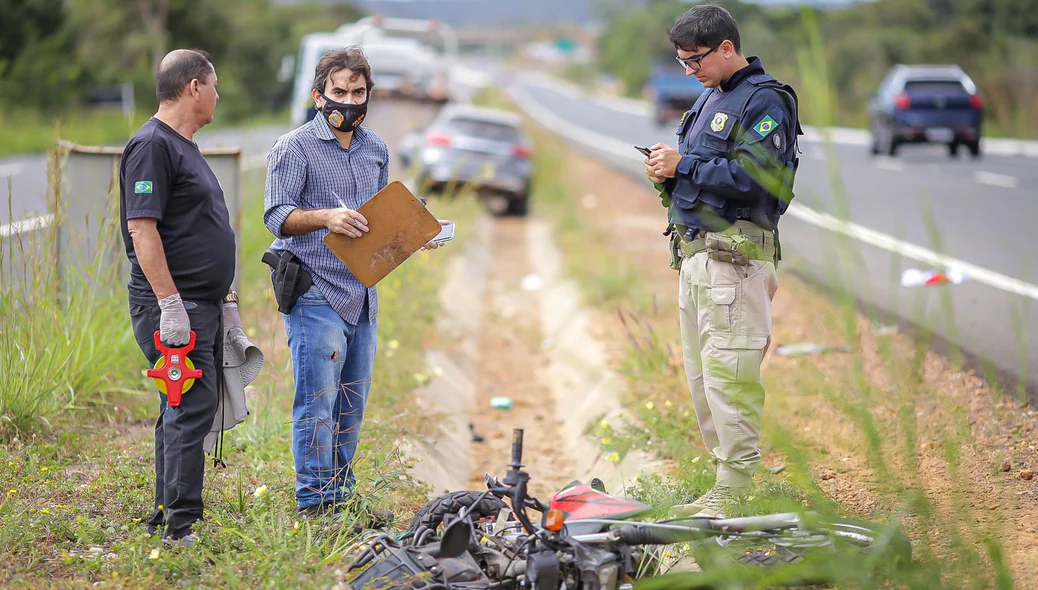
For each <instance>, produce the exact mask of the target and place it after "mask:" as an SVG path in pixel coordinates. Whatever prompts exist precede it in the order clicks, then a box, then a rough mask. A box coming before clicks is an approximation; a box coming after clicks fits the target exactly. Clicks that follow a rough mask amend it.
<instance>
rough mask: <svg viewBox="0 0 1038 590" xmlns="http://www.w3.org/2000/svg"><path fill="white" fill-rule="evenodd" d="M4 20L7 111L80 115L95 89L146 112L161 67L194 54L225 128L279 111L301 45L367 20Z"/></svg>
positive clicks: (107, 0)
mask: <svg viewBox="0 0 1038 590" xmlns="http://www.w3.org/2000/svg"><path fill="white" fill-rule="evenodd" d="M0 15H3V17H2V18H0V106H2V107H4V108H5V109H6V110H11V109H14V110H33V111H38V112H46V111H53V112H55V113H58V112H61V113H67V112H70V111H71V112H75V111H76V110H77V109H79V108H82V107H83V106H84V105H85V104H86V103H87V100H88V97H89V96H90V94H91V92H92V91H93V90H94V89H97V88H99V87H104V86H115V85H123V84H127V83H129V84H132V85H133V88H134V97H135V101H136V103H137V106H138V107H139V108H142V109H146V110H150V109H153V108H154V107H155V102H156V100H155V92H154V71H155V68H156V67H157V65H158V62H159V60H160V59H161V58H162V56H163V55H165V53H166V52H167V51H169V50H171V49H175V48H179V47H197V48H201V49H204V50H206V51H207V52H208V53H209V54H210V55H211V56H212V57H213V61H214V63H215V65H216V68H217V72H218V74H219V76H220V116H221V118H227V119H229V120H242V119H246V118H249V117H252V116H254V115H256V114H259V113H263V112H270V111H272V110H276V109H278V108H280V107H281V106H283V105H284V104H285V101H286V100H287V99H288V96H289V92H290V86H291V79H290V77H288V78H286V77H281V79H280V80H279V76H278V74H279V72H280V71H281V70H282V61H283V58H284V57H285V56H287V55H292V54H295V53H297V52H298V47H299V41H300V39H301V38H302V36H303V35H305V34H307V33H309V32H313V31H333V30H335V29H336V28H338V27H339V26H340V25H342V24H345V23H348V22H352V21H354V20H356V19H357V18H359V17H360V16H362V14H361V13H360V11H359V10H357V9H356V8H355V7H354V6H352V5H351V4H349V3H331V4H329V3H326V2H312V3H310V4H302V5H301V4H294V5H283V4H276V3H274V2H272V1H271V0H0Z"/></svg>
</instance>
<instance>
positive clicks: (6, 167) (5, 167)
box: [0, 164, 22, 178]
mask: <svg viewBox="0 0 1038 590" xmlns="http://www.w3.org/2000/svg"><path fill="white" fill-rule="evenodd" d="M21 173H22V165H21V164H2V165H0V178H7V177H9V176H18V175H19V174H21Z"/></svg>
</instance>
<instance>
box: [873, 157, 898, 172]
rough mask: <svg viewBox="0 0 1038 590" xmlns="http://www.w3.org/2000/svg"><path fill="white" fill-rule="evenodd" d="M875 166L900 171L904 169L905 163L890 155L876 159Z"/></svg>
mask: <svg viewBox="0 0 1038 590" xmlns="http://www.w3.org/2000/svg"><path fill="white" fill-rule="evenodd" d="M876 168H880V169H882V170H894V171H895V172H900V171H902V170H904V169H905V163H904V162H902V161H900V160H895V159H893V158H890V157H882V158H879V159H877V160H876Z"/></svg>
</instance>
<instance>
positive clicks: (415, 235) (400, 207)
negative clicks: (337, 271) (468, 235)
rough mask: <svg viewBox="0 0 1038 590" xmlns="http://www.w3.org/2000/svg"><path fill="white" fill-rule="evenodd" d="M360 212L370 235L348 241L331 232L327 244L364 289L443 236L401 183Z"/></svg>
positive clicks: (386, 190) (434, 219)
mask: <svg viewBox="0 0 1038 590" xmlns="http://www.w3.org/2000/svg"><path fill="white" fill-rule="evenodd" d="M357 212H358V213H360V214H361V215H363V216H364V219H367V220H368V233H366V234H364V235H362V236H361V237H359V238H349V237H346V236H344V235H341V234H336V233H332V232H328V233H327V234H326V235H325V236H324V245H325V246H326V247H327V248H328V249H329V250H331V251H332V254H335V256H336V257H337V258H338V259H339V260H341V261H342V263H343V264H345V265H346V268H348V269H350V272H352V273H353V275H354V276H356V277H357V278H358V279H359V280H360V282H361V283H363V284H364V286H365V287H373V286H375V284H376V283H378V282H379V281H381V280H382V279H383V278H384V277H385V276H386V275H388V274H389V273H391V272H392V271H393V269H395V268H396V267H398V266H400V264H401V263H403V262H404V261H405V260H407V259H408V258H409V257H410V256H411V255H412V254H414V253H415V252H417V251H418V249H419V248H421V247H422V246H424V245H425V244H427V243H428V242H429V240H431V239H433V238H434V237H436V235H437V234H438V233H440V222H439V221H438V220H437V219H436V217H434V216H433V214H432V213H430V212H429V210H428V209H426V208H425V205H423V204H422V203H421V201H419V200H418V199H417V198H415V196H414V195H413V194H411V191H409V190H408V189H407V187H406V186H404V184H403V183H402V182H400V181H399V180H394V181H393V182H390V183H389V184H387V185H386V188H384V189H382V190H380V191H379V192H377V193H375V196H373V197H371V199H370V200H368V202H367V203H364V204H363V205H361V206H360V208H359V209H357Z"/></svg>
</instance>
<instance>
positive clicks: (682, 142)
mask: <svg viewBox="0 0 1038 590" xmlns="http://www.w3.org/2000/svg"><path fill="white" fill-rule="evenodd" d="M747 61H748V62H749V65H748V66H746V67H745V68H743V69H741V70H739V71H738V72H736V73H735V74H733V75H732V77H731V78H729V79H728V80H727V81H725V82H724V83H723V84H721V87H720V92H719V91H718V89H708V90H707V91H706V92H704V94H703V95H702V96H701V97H700V99H699V100H697V101H696V104H695V105H694V106H693V107H692V109H691V110H690V111H689V112H687V113H686V114H685V116H684V117H683V119H682V121H681V124H680V125H679V128H678V138H679V145H678V152H679V153H681V154H682V157H681V161H680V162H679V163H678V166H677V174H676V177H675V178H673V179H669V180H667V182H666V183H664V185H663V188H664V190H666V191H667V192H668V193H669V194H670V196H671V203H670V209H671V211H670V220H671V222H672V223H674V224H677V225H683V226H685V227H686V228H687V229H688V230H693V232H694V230H700V229H701V230H719V229H724V226H726V224H730V223H732V222H734V221H735V220H736V219H749V220H751V221H753V222H754V223H757V224H758V225H760V226H762V227H763V228H765V229H776V228H777V225H778V219H779V216H780V215H781V214H782V213H784V212H785V210H786V207H787V206H788V203H789V200H790V199H792V197H793V193H792V188H793V179H794V176H795V173H796V167H797V165H798V159H797V153H796V152H797V148H796V137H797V135H798V134H802V130H801V129H800V125H799V122H798V113H797V112H796V109H797V106H796V100H797V99H796V94H795V93H794V92H793V89H792V88H791V87H789V86H788V85H785V84H782V83H781V82H778V81H777V80H775V79H774V78H773V77H771V76H770V75H768V74H766V73H765V72H764V67H763V66H762V65H761V62H760V59H759V58H757V57H755V56H752V57H750V58H748V60H747ZM762 170H763V171H764V172H765V174H764V175H763V176H762V175H761V173H760V172H761V171H762ZM769 176H770V178H771V179H773V180H767V179H766V178H767V177H769ZM719 218H721V219H723V221H721V220H719ZM718 225H720V226H721V227H717V226H718Z"/></svg>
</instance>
